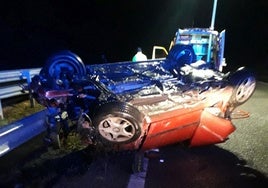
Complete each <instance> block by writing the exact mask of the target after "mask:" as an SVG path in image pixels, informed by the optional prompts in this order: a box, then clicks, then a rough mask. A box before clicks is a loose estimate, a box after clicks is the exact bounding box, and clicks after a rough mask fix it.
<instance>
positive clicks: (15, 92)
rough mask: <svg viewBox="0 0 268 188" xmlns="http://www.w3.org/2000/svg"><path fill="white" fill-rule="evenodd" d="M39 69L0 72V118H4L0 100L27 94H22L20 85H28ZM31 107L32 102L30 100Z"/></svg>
mask: <svg viewBox="0 0 268 188" xmlns="http://www.w3.org/2000/svg"><path fill="white" fill-rule="evenodd" d="M40 70H41V68H33V69H18V70H5V71H0V118H1V119H3V118H4V114H3V109H2V99H7V98H10V97H14V96H19V95H24V94H27V92H26V93H23V92H22V88H21V86H20V85H24V84H29V83H30V82H31V79H32V77H33V76H34V75H37V74H39V72H40ZM30 102H31V105H33V104H34V103H33V100H32V99H30Z"/></svg>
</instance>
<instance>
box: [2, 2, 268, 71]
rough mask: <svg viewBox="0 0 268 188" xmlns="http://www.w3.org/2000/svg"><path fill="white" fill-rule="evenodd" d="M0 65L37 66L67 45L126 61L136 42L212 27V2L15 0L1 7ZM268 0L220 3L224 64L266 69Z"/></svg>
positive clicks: (92, 56)
mask: <svg viewBox="0 0 268 188" xmlns="http://www.w3.org/2000/svg"><path fill="white" fill-rule="evenodd" d="M0 7H1V8H0V37H1V40H0V41H1V43H0V46H1V48H0V49H1V50H0V66H1V68H0V69H1V70H4V69H15V68H16V69H17V68H32V67H41V66H42V65H43V64H44V63H45V60H46V59H47V57H48V56H49V55H51V54H53V53H55V52H57V51H58V50H64V49H68V50H71V51H73V52H75V53H76V54H78V55H79V56H80V57H81V58H82V59H83V61H84V62H85V63H86V64H94V63H99V62H100V56H101V54H105V55H106V57H107V59H108V61H110V62H114V61H128V60H131V58H132V56H133V55H134V54H135V52H136V48H137V47H138V46H140V47H142V49H143V51H144V53H145V54H146V55H147V56H148V57H151V53H152V47H153V46H154V45H161V46H165V47H166V48H168V46H169V44H170V41H171V40H172V39H173V37H174V34H175V32H176V30H177V29H178V28H185V27H202V28H207V27H209V26H210V22H211V14H212V7H213V0H76V1H71V2H68V1H66V0H64V1H63V0H46V1H45V0H13V1H2V2H1V6H0ZM267 10H268V1H267V0H218V6H217V13H216V21H215V30H218V31H220V30H223V29H226V46H225V57H226V60H227V63H228V66H231V67H236V66H239V65H246V66H249V67H253V68H254V67H256V66H259V67H262V66H264V68H267V67H268V66H267V64H268V62H267V59H268V57H267V53H268V37H267V36H268V32H267V31H268V14H267V12H268V11H267Z"/></svg>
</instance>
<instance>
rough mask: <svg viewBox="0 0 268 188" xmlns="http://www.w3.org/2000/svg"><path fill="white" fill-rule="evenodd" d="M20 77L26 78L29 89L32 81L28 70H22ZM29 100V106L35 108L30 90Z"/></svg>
mask: <svg viewBox="0 0 268 188" xmlns="http://www.w3.org/2000/svg"><path fill="white" fill-rule="evenodd" d="M22 77H26V79H27V86H28V88H30V83H31V81H32V78H31V74H30V71H29V70H23V71H22ZM29 99H30V105H31V107H32V108H33V107H34V106H35V103H34V99H33V95H32V90H31V89H29Z"/></svg>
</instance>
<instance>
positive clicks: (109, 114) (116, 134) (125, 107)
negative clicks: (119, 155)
mask: <svg viewBox="0 0 268 188" xmlns="http://www.w3.org/2000/svg"><path fill="white" fill-rule="evenodd" d="M142 119H143V116H142V114H141V113H140V112H139V111H138V110H137V109H136V108H135V107H133V106H131V105H129V104H126V103H123V102H111V103H107V104H104V105H103V106H102V107H101V108H100V110H99V111H98V113H97V114H96V116H95V118H94V120H93V125H94V126H95V127H96V130H97V132H98V134H99V136H100V137H101V138H102V140H104V141H106V142H108V143H130V142H133V141H135V140H136V139H137V138H138V137H139V136H140V135H141V131H142V130H141V124H142Z"/></svg>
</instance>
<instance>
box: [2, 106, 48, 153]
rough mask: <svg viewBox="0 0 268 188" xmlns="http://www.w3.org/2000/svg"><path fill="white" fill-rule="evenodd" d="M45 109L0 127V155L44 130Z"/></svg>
mask: <svg viewBox="0 0 268 188" xmlns="http://www.w3.org/2000/svg"><path fill="white" fill-rule="evenodd" d="M45 114H46V111H45V110H43V111H40V112H37V113H35V114H33V115H30V116H27V117H25V118H23V119H21V120H18V121H16V122H13V123H11V124H9V125H6V126H3V127H1V128H0V157H1V156H3V155H5V154H6V153H8V152H10V151H12V150H13V149H15V148H17V147H19V146H20V145H22V144H23V143H25V142H27V141H29V140H30V139H32V138H33V137H35V136H37V135H39V134H41V133H42V132H44V131H45V130H46V127H45Z"/></svg>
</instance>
